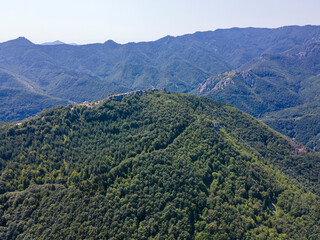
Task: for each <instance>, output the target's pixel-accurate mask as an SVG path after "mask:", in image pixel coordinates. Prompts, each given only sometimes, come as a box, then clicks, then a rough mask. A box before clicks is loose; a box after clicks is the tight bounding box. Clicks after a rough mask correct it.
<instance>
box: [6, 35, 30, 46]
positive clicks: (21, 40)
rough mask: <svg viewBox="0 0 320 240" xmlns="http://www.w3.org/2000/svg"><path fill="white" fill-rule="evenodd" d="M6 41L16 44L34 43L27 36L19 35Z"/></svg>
mask: <svg viewBox="0 0 320 240" xmlns="http://www.w3.org/2000/svg"><path fill="white" fill-rule="evenodd" d="M6 43H14V44H18V45H25V46H27V45H34V44H33V43H32V42H31V41H30V40H28V39H27V38H25V37H18V38H16V39H13V40H10V41H7V42H6Z"/></svg>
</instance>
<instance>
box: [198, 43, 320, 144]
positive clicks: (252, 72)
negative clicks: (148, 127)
mask: <svg viewBox="0 0 320 240" xmlns="http://www.w3.org/2000/svg"><path fill="white" fill-rule="evenodd" d="M319 76H320V42H319V39H314V40H310V41H309V42H308V43H306V44H303V45H301V46H298V47H295V48H292V49H290V50H288V51H285V52H282V53H277V54H264V55H262V56H261V57H260V58H257V59H254V60H252V61H250V62H249V63H247V64H245V65H243V66H241V67H240V68H239V69H237V70H235V71H231V72H226V73H223V74H219V75H216V76H212V77H210V78H208V79H207V80H206V81H204V82H203V83H202V84H201V85H200V87H199V88H198V90H197V91H195V93H196V94H198V95H204V96H208V97H210V98H213V99H216V100H219V101H223V102H227V103H230V104H233V105H234V106H236V107H238V108H240V109H241V110H243V111H245V112H247V113H250V114H252V115H253V116H256V117H260V118H262V119H263V120H266V123H268V124H270V126H272V127H273V128H274V129H276V130H278V131H280V132H281V133H283V134H286V135H288V136H290V137H295V138H296V139H297V140H298V141H300V142H302V143H303V144H306V145H307V146H309V147H312V148H314V149H317V150H318V149H319V138H318V134H319V129H318V128H317V126H316V125H317V123H318V122H319V120H318V115H319V111H318V107H317V105H318V104H317V103H318V101H319V96H320V88H319V84H320V82H319V80H320V78H319ZM294 109H295V110H294ZM288 112H292V113H293V114H294V115H299V116H300V117H302V118H303V120H301V119H300V118H299V119H296V120H297V121H298V122H300V123H298V122H297V121H296V120H295V119H294V118H293V117H294V116H292V117H291V120H288V116H287V113H288ZM303 112H304V113H305V115H303V114H301V113H303ZM307 112H312V114H313V116H312V117H310V114H308V113H307ZM281 114H283V116H282V115H281ZM268 116H272V120H271V119H270V117H268ZM284 119H286V120H284ZM286 127H288V130H285V128H286ZM295 132H296V133H295Z"/></svg>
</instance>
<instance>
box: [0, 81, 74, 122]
mask: <svg viewBox="0 0 320 240" xmlns="http://www.w3.org/2000/svg"><path fill="white" fill-rule="evenodd" d="M68 103H70V102H69V101H67V100H64V99H59V98H54V97H50V96H48V95H44V94H39V93H35V92H33V91H28V90H22V89H16V88H4V87H0V109H1V113H0V119H1V120H3V121H17V120H21V119H24V118H27V117H31V116H34V115H36V114H38V113H40V110H42V109H44V108H50V107H53V106H57V105H67V104H68Z"/></svg>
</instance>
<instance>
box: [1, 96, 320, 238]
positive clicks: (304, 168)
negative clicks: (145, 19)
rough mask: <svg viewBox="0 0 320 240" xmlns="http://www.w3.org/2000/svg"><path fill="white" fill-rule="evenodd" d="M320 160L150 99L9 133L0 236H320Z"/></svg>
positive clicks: (221, 107) (61, 116)
mask: <svg viewBox="0 0 320 240" xmlns="http://www.w3.org/2000/svg"><path fill="white" fill-rule="evenodd" d="M319 163H320V155H319V154H318V153H314V152H312V151H311V150H309V149H306V148H304V147H302V146H300V145H299V144H298V143H296V142H294V141H292V140H288V139H287V138H285V137H284V136H282V135H280V134H278V133H277V132H275V131H273V130H271V129H270V128H269V127H267V126H266V125H265V124H263V123H261V122H259V121H258V120H255V119H254V118H253V117H251V116H249V115H247V114H245V113H243V112H241V111H239V110H237V109H235V108H233V107H231V106H228V105H225V104H222V103H218V102H215V101H213V100H209V99H206V98H199V97H194V96H187V95H184V94H169V93H165V92H149V94H148V95H145V94H143V95H142V96H139V95H138V94H136V95H133V96H130V97H126V96H125V97H123V99H122V100H120V101H116V100H103V101H101V102H99V103H98V104H97V105H96V104H92V105H88V106H84V105H77V106H73V107H55V108H52V109H49V110H45V111H44V112H42V114H41V116H40V117H36V118H33V119H30V120H27V121H24V122H22V124H20V125H14V124H6V125H2V126H1V127H0V169H1V177H0V238H1V239H319V237H320V229H319V220H320V209H319V208H320V199H319V193H320V189H319V168H320V164H319Z"/></svg>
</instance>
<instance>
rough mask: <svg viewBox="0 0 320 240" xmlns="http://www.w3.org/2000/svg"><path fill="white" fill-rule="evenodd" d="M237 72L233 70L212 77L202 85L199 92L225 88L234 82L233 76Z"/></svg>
mask: <svg viewBox="0 0 320 240" xmlns="http://www.w3.org/2000/svg"><path fill="white" fill-rule="evenodd" d="M235 74H236V71H231V72H226V73H222V74H219V75H218V76H213V77H210V78H208V79H207V80H206V81H205V82H204V83H202V84H201V85H200V87H199V92H200V93H205V92H208V91H211V90H213V91H217V90H223V89H224V88H225V87H226V86H227V85H230V84H234V81H233V80H232V77H233V76H235Z"/></svg>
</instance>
